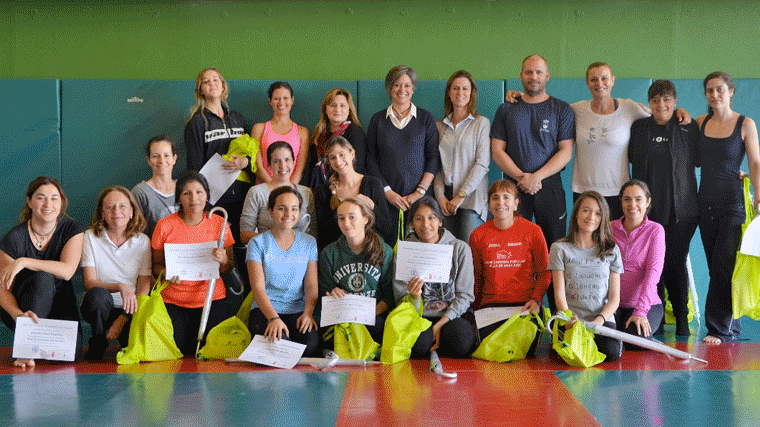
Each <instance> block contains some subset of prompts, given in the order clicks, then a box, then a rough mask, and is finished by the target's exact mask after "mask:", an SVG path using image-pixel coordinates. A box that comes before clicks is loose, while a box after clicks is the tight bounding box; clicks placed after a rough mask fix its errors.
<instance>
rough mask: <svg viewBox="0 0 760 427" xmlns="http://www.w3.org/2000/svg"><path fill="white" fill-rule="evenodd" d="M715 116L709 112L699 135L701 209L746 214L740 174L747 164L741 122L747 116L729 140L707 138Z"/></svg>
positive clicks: (740, 119) (739, 122)
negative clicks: (716, 207) (716, 209)
mask: <svg viewBox="0 0 760 427" xmlns="http://www.w3.org/2000/svg"><path fill="white" fill-rule="evenodd" d="M712 117H713V115H712V113H710V114H709V115H708V116H707V117H706V118H705V120H704V121H703V122H702V127H701V128H700V132H699V143H698V147H699V148H698V149H699V157H700V161H701V163H702V179H701V181H700V185H699V205H700V206H722V207H724V208H725V209H730V210H735V209H738V210H739V211H742V212H743V211H744V195H743V191H744V190H743V187H742V182H741V181H740V180H739V171H740V169H741V165H742V161H744V154H745V149H744V141H743V140H742V123H743V122H744V116H739V119H738V120H736V127H735V128H734V131H733V133H731V135H730V136H728V137H726V138H711V137H709V136H706V135H705V126H706V125H707V122H708V121H709V120H710V119H711V118H712Z"/></svg>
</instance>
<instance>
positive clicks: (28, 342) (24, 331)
mask: <svg viewBox="0 0 760 427" xmlns="http://www.w3.org/2000/svg"><path fill="white" fill-rule="evenodd" d="M78 325H79V324H78V322H75V321H72V320H53V319H40V323H39V324H38V323H34V320H32V319H30V318H29V317H18V318H17V319H16V333H15V335H14V337H13V357H14V358H17V359H47V360H63V361H66V362H73V361H74V356H75V355H76V347H77V328H78Z"/></svg>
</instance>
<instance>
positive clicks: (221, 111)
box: [185, 67, 252, 236]
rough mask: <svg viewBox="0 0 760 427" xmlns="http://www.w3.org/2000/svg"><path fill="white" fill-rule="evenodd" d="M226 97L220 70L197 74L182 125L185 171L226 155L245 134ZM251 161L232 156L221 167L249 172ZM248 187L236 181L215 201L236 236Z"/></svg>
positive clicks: (241, 119) (226, 93) (226, 90)
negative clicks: (224, 213)
mask: <svg viewBox="0 0 760 427" xmlns="http://www.w3.org/2000/svg"><path fill="white" fill-rule="evenodd" d="M229 94H230V91H229V87H228V86H227V81H225V80H224V77H222V75H221V74H220V73H219V70H217V69H216V68H214V67H209V68H205V69H203V70H201V72H200V73H198V78H197V79H196V80H195V104H194V105H193V107H192V108H191V109H190V115H191V116H190V120H188V122H187V125H185V147H186V149H187V170H195V171H199V170H201V168H203V165H205V164H206V162H207V161H208V160H209V159H210V158H211V157H212V156H213V155H214V153H218V154H219V155H224V154H227V151H228V150H229V148H230V141H232V140H233V139H235V138H237V137H239V136H241V135H243V134H245V132H246V130H245V129H246V126H245V119H244V118H243V116H242V115H240V114H239V113H237V112H235V111H232V110H230V109H229V106H228V105H227V98H228V97H229ZM251 162H252V159H251V158H250V157H246V156H238V155H232V156H231V160H229V161H228V162H226V163H225V164H224V165H223V166H222V167H223V168H224V169H225V170H226V171H228V172H230V173H231V172H235V171H240V170H246V171H247V172H249V173H252V172H251ZM250 187H251V184H249V183H247V182H243V181H239V180H236V181H235V182H233V183H232V186H230V188H229V189H228V190H227V192H225V193H224V194H223V195H222V197H221V198H220V199H219V200H217V202H216V206H221V207H223V208H224V209H225V210H226V211H227V214H228V218H229V219H230V225H231V226H232V231H233V232H234V233H235V234H234V235H235V236H237V235H239V232H240V231H239V223H238V219H239V218H240V213H241V212H242V210H243V200H244V199H245V195H246V193H247V192H248V189H249V188H250Z"/></svg>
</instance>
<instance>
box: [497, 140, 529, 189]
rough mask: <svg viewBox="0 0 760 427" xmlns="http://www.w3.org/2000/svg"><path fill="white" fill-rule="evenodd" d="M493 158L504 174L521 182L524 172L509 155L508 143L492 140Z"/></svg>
mask: <svg viewBox="0 0 760 427" xmlns="http://www.w3.org/2000/svg"><path fill="white" fill-rule="evenodd" d="M491 158H492V159H493V161H494V163H496V166H498V167H499V169H501V171H502V172H504V173H505V174H507V175H508V176H510V177H511V178H513V179H515V180H518V181H519V180H520V178H522V176H523V171H522V170H520V168H518V167H517V164H515V162H514V160H512V158H511V157H509V154H507V141H504V140H501V139H497V138H491Z"/></svg>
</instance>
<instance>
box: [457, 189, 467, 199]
mask: <svg viewBox="0 0 760 427" xmlns="http://www.w3.org/2000/svg"><path fill="white" fill-rule="evenodd" d="M457 196H459V198H460V199H464V198H465V197H467V193H465V192H464V190H462V191H460V192H459V194H457Z"/></svg>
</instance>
